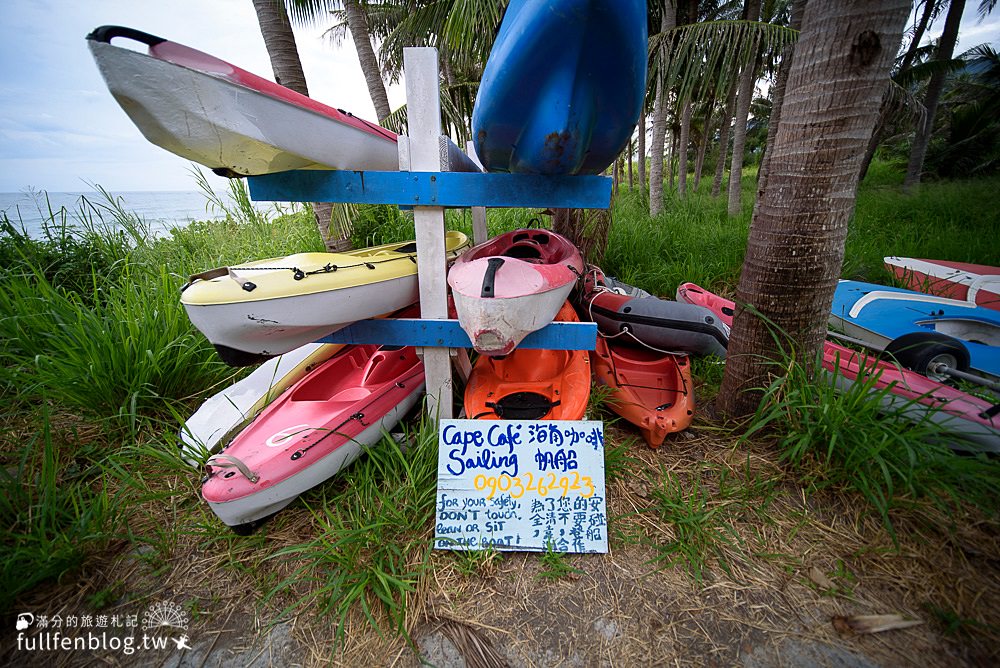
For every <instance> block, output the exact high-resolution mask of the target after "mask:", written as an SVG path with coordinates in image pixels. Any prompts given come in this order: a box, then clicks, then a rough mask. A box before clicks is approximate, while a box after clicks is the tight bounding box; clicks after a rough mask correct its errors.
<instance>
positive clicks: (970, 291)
mask: <svg viewBox="0 0 1000 668" xmlns="http://www.w3.org/2000/svg"><path fill="white" fill-rule="evenodd" d="M885 266H886V268H887V269H889V271H891V272H892V273H893V274H895V276H896V278H898V279H899V280H900V281H902V282H903V284H904V285H905V286H906V287H907V288H909V289H910V290H916V291H918V292H925V293H927V294H931V295H937V296H939V297H948V298H950V299H960V300H963V301H969V302H972V303H973V304H978V305H979V306H985V307H986V308H991V309H996V310H998V311H1000V267H988V266H986V265H984V264H970V263H968V262H951V261H950V260H920V259H916V258H912V257H895V256H891V257H887V258H885Z"/></svg>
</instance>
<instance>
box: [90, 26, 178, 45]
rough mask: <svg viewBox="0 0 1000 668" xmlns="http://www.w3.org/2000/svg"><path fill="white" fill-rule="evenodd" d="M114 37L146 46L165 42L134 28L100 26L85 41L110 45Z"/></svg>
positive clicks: (160, 38)
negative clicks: (132, 40) (124, 38)
mask: <svg viewBox="0 0 1000 668" xmlns="http://www.w3.org/2000/svg"><path fill="white" fill-rule="evenodd" d="M115 37H127V38H128V39H134V40H135V41H137V42H142V43H143V44H145V45H146V46H156V45H157V44H160V43H162V42H166V41H167V40H165V39H163V38H162V37H157V36H156V35H150V34H149V33H148V32H142V31H141V30H136V29H135V28H126V27H125V26H101V27H100V28H94V30H93V31H91V33H90V34H89V35H87V39H91V40H94V41H95V42H104V43H105V44H110V43H111V40H112V39H114V38H115Z"/></svg>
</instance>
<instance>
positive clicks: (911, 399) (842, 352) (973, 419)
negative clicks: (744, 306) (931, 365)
mask: <svg viewBox="0 0 1000 668" xmlns="http://www.w3.org/2000/svg"><path fill="white" fill-rule="evenodd" d="M677 297H678V299H687V300H690V301H691V303H696V304H700V305H702V306H705V307H707V308H711V309H712V310H713V311H714V312H715V313H716V314H717V315H718V316H719V318H720V319H722V320H724V321H726V322H727V324H732V318H733V311H734V309H735V304H734V303H733V302H732V301H730V300H728V299H724V298H723V297H720V296H718V295H716V294H714V293H712V292H709V291H708V290H705V289H704V288H701V287H699V286H697V285H695V284H693V283H684V284H682V285H681V286H680V287H679V288H678V289H677ZM823 368H824V369H825V371H826V372H827V373H828V374H829V375H830V377H832V378H833V380H834V383H835V384H836V386H837V387H838V388H839V389H841V390H847V389H849V388H850V387H852V386H853V385H854V384H855V383H857V382H859V380H863V381H865V382H870V383H871V384H872V389H873V390H876V391H877V390H884V389H889V390H890V392H888V393H884V394H882V395H881V397H882V398H881V402H882V404H883V405H884V406H885V407H886V408H900V409H902V412H903V414H904V416H906V417H907V418H908V419H911V420H914V421H919V420H923V419H927V418H928V417H929V419H931V420H932V421H934V422H936V423H938V424H940V425H942V426H943V427H945V428H947V429H948V430H951V431H953V432H954V433H956V434H958V435H959V436H960V437H961V438H962V439H964V440H965V441H967V442H969V443H971V444H972V445H973V446H974V448H975V449H980V450H983V451H986V452H1000V416H998V415H994V416H992V417H990V416H989V414H988V411H989V410H990V409H991V405H990V403H989V402H987V401H986V400H984V399H981V398H979V397H977V396H974V395H971V394H968V393H966V392H962V391H961V390H958V389H956V388H954V387H951V386H949V385H945V384H943V383H939V382H937V381H935V380H932V379H930V378H927V377H926V376H923V375H921V374H919V373H917V372H915V371H910V370H908V369H904V368H902V367H900V366H897V365H896V364H893V363H892V362H889V361H886V360H881V359H879V358H877V357H875V356H874V355H866V354H862V353H858V352H856V351H853V350H850V349H848V348H845V347H844V346H841V345H839V344H836V343H833V342H832V341H826V342H825V343H824V344H823ZM956 445H957V444H956Z"/></svg>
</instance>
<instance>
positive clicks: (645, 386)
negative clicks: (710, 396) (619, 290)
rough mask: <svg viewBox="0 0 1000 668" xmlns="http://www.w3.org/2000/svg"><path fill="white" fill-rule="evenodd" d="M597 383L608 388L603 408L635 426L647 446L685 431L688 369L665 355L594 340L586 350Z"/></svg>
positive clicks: (690, 408) (682, 359) (690, 404)
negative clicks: (608, 391)
mask: <svg viewBox="0 0 1000 668" xmlns="http://www.w3.org/2000/svg"><path fill="white" fill-rule="evenodd" d="M590 356H591V364H593V367H594V377H595V378H596V379H597V382H599V383H601V384H602V385H606V386H608V387H609V388H611V391H612V392H611V397H610V398H609V399H608V407H609V408H610V409H611V410H613V411H614V412H615V413H617V414H618V415H620V416H622V417H623V418H625V419H626V420H628V421H629V422H631V423H632V424H634V425H635V426H637V427H639V431H641V432H642V436H643V438H645V439H646V442H647V443H649V445H650V447H653V448H657V447H659V446H660V444H662V443H663V440H664V439H665V438H666V436H667V434H671V433H673V432H676V431H681V430H683V429H687V427H688V426H689V425H690V424H691V417H692V414H693V413H694V390H693V388H692V386H691V365H690V363H689V362H688V358H687V356H685V355H669V354H665V353H660V352H656V351H653V350H650V349H648V348H640V347H632V346H626V345H622V344H619V343H617V342H616V341H609V340H608V339H605V338H603V337H601V336H598V337H597V349H596V350H593V351H591V353H590Z"/></svg>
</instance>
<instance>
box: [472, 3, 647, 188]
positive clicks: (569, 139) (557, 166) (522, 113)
mask: <svg viewBox="0 0 1000 668" xmlns="http://www.w3.org/2000/svg"><path fill="white" fill-rule="evenodd" d="M647 37H648V36H647V27H646V3H645V2H642V1H641V0H553V1H550V2H544V3H543V2H527V1H526V0H514V1H513V2H511V3H510V5H509V7H508V8H507V12H506V14H505V15H504V19H503V22H502V24H501V26H500V31H499V33H498V34H497V38H496V40H495V42H494V44H493V48H492V51H491V52H490V57H489V60H488V61H487V63H486V68H485V69H484V71H483V77H482V82H481V84H480V86H479V92H478V94H477V96H476V103H475V108H474V109H473V113H472V131H473V137H474V141H475V146H476V153H477V155H478V156H479V158H480V160H481V161H482V163H483V166H484V167H485V168H486V169H487V171H491V172H511V173H520V174H546V175H554V174H598V173H600V172H602V171H603V170H604V169H605V168H606V167H607V166H608V165H610V164H611V163H612V162H613V161H614V159H615V158H616V157H617V156H618V154H619V153H620V152H621V150H622V148H623V147H624V146H625V144H627V143H628V140H629V138H630V137H631V136H632V131H633V129H634V128H635V124H636V121H637V120H638V118H639V113H640V111H641V109H642V103H643V99H644V95H645V88H646V61H647V53H646V52H647V41H648V38H647Z"/></svg>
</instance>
